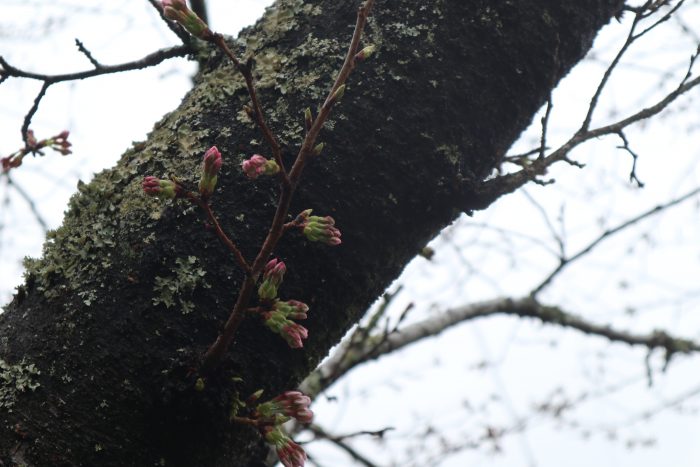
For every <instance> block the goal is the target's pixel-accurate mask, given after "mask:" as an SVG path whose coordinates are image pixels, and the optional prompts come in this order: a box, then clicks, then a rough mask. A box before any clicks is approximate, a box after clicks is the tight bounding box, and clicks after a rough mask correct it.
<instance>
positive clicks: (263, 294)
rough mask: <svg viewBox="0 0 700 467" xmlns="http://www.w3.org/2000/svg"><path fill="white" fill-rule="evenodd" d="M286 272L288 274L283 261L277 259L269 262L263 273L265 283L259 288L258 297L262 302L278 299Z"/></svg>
mask: <svg viewBox="0 0 700 467" xmlns="http://www.w3.org/2000/svg"><path fill="white" fill-rule="evenodd" d="M285 272H287V267H286V266H285V264H284V262H283V261H280V260H278V259H277V258H274V259H271V260H270V261H268V263H267V264H266V265H265V270H264V271H263V281H262V283H261V284H260V287H259V288H258V296H259V297H260V299H261V300H273V299H275V298H277V289H278V288H279V286H280V284H281V283H282V280H283V279H284V273H285Z"/></svg>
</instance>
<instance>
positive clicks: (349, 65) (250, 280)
mask: <svg viewBox="0 0 700 467" xmlns="http://www.w3.org/2000/svg"><path fill="white" fill-rule="evenodd" d="M373 4H374V0H366V1H365V2H364V3H363V4H362V5H360V7H359V9H358V11H357V22H356V24H355V31H354V33H353V36H352V40H351V41H350V46H349V47H348V51H347V54H346V56H345V61H344V62H343V66H342V68H341V69H340V72H339V73H338V76H337V78H336V79H335V82H334V83H333V86H332V87H331V90H330V92H329V93H328V97H326V100H325V102H324V103H323V105H322V106H321V109H320V111H319V113H318V115H317V116H316V119H315V120H314V121H313V123H312V125H311V128H310V129H309V131H308V132H307V134H306V137H305V138H304V142H303V143H302V146H301V148H300V149H299V152H298V153H297V157H296V159H295V161H294V164H293V166H292V169H291V171H290V172H289V174H287V172H286V171H285V170H284V166H283V165H282V161H281V152H280V149H279V145H278V144H277V141H276V139H275V137H274V135H273V134H272V132H271V131H270V129H269V127H268V126H267V124H266V123H265V120H264V118H263V115H262V108H261V107H260V103H259V101H258V99H257V94H256V92H255V86H254V82H253V76H252V72H251V67H250V64H246V65H243V64H241V63H240V61H239V60H238V59H237V58H236V56H235V55H234V54H233V52H231V50H230V49H229V48H228V45H226V43H225V42H224V39H223V36H221V35H218V34H214V38H213V39H212V41H213V42H214V43H215V44H216V45H218V46H219V47H220V48H221V49H222V50H223V52H224V53H225V54H226V55H227V56H228V57H229V58H230V59H231V61H232V62H233V63H234V65H235V66H236V68H237V69H238V71H239V72H240V73H241V74H242V75H243V77H244V78H245V81H246V85H247V86H248V93H249V94H250V96H251V100H252V102H253V107H254V108H253V111H254V112H255V119H256V122H257V124H258V126H259V127H260V128H261V130H262V131H263V134H264V135H265V138H266V139H267V141H268V143H269V144H270V145H271V146H272V148H273V154H274V155H275V161H276V162H277V163H278V164H279V165H280V167H281V168H282V172H281V173H282V174H283V177H282V183H281V186H282V189H281V192H280V196H279V201H278V203H277V210H276V211H275V215H274V218H273V219H272V224H271V225H270V229H269V231H268V233H267V236H266V237H265V241H264V242H263V244H262V246H261V247H260V251H259V252H258V255H257V256H256V257H255V260H254V261H253V264H252V266H251V268H250V270H251V271H250V273H249V274H246V278H245V280H244V282H243V285H242V286H241V290H240V291H239V293H238V298H237V299H236V304H235V305H234V306H233V309H232V310H231V314H230V315H229V318H228V320H227V321H226V324H224V327H223V330H222V331H221V333H220V334H219V336H218V337H217V338H216V341H214V343H213V344H212V345H211V346H210V347H209V349H207V351H206V353H205V354H204V356H203V357H202V365H201V373H202V374H207V373H209V372H211V371H212V370H213V369H214V368H215V367H216V366H217V365H218V364H219V362H220V361H221V359H222V358H223V356H224V355H225V354H226V350H227V349H228V347H229V346H230V345H231V341H232V340H233V336H234V335H235V333H236V331H237V330H238V327H239V326H240V324H241V322H242V321H243V318H244V316H245V311H246V310H247V307H248V303H249V302H250V299H251V297H252V294H253V291H254V289H255V282H256V281H257V278H258V276H259V275H260V273H261V272H262V270H263V268H264V266H265V264H266V262H267V260H268V257H269V256H270V254H271V253H272V250H273V249H274V248H275V246H276V245H277V242H278V241H279V239H280V238H281V237H282V234H283V233H284V232H285V231H286V230H288V229H289V228H291V227H293V226H294V225H293V224H294V222H290V223H287V224H285V223H284V220H285V219H286V217H287V214H288V212H289V206H290V204H291V201H292V195H293V194H294V191H295V189H296V187H297V185H298V183H299V180H300V178H301V174H302V172H303V170H304V166H305V165H306V162H307V160H308V157H309V155H310V154H311V153H312V148H313V145H314V143H315V142H316V138H317V137H318V135H319V133H320V132H321V129H322V128H323V125H324V123H325V122H326V120H327V119H328V116H329V115H330V112H331V109H332V108H333V105H334V104H335V102H336V100H337V99H335V98H334V95H335V93H336V91H337V90H338V88H339V87H340V86H342V85H343V84H345V82H346V81H347V79H348V76H350V73H351V72H352V70H353V69H354V68H355V55H356V54H357V49H358V46H359V44H360V38H361V37H362V31H363V30H364V27H365V24H366V22H367V17H368V16H369V12H370V10H371V9H372V6H373Z"/></svg>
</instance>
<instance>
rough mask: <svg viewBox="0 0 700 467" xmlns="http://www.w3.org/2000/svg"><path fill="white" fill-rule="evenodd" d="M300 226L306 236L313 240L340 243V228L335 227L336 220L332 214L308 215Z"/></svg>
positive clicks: (328, 243) (334, 244)
mask: <svg viewBox="0 0 700 467" xmlns="http://www.w3.org/2000/svg"><path fill="white" fill-rule="evenodd" d="M300 227H301V228H302V229H303V232H304V236H305V237H306V238H307V239H308V240H309V241H312V242H321V243H325V244H326V245H331V246H336V245H340V243H341V240H340V236H341V234H340V230H338V229H337V228H336V227H335V220H333V218H332V217H330V216H325V217H321V216H309V215H307V216H306V217H305V218H304V219H303V221H302V223H301V225H300Z"/></svg>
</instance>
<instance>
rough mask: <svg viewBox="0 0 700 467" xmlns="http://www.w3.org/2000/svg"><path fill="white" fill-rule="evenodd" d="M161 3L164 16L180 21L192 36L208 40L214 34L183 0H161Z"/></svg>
mask: <svg viewBox="0 0 700 467" xmlns="http://www.w3.org/2000/svg"><path fill="white" fill-rule="evenodd" d="M161 4H162V6H163V14H164V15H165V17H166V18H168V19H171V20H173V21H176V22H178V23H180V24H181V25H182V27H184V28H185V29H186V30H187V32H189V33H190V34H192V35H193V36H194V37H198V38H200V39H203V40H208V39H211V38H212V37H213V36H214V34H213V33H212V32H211V30H210V29H209V27H208V26H207V24H206V23H205V22H204V21H202V19H201V18H200V17H199V16H197V14H196V13H195V12H194V11H192V10H190V9H189V8H188V7H187V3H186V2H185V0H163V1H162V2H161Z"/></svg>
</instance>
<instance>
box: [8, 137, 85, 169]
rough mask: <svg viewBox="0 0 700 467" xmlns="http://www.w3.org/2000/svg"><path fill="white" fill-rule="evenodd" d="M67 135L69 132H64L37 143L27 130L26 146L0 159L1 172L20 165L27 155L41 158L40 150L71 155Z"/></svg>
mask: <svg viewBox="0 0 700 467" xmlns="http://www.w3.org/2000/svg"><path fill="white" fill-rule="evenodd" d="M68 135H69V132H68V131H66V130H64V131H62V132H60V133H59V134H57V135H56V136H52V137H51V138H46V139H42V140H41V141H39V140H37V139H36V136H34V131H32V130H27V143H26V146H25V147H24V148H23V149H20V150H19V151H17V152H15V153H13V154H11V155H9V156H7V157H3V158H0V167H2V172H8V171H9V170H10V169H13V168H15V167H19V166H20V165H22V159H24V156H26V155H27V154H30V153H31V154H39V155H41V156H43V155H44V153H43V152H42V151H41V150H42V149H44V148H49V149H53V150H54V151H56V152H58V153H60V154H61V155H63V156H67V155H68V154H71V153H72V151H71V149H70V148H71V146H72V144H71V143H70V142H69V141H68Z"/></svg>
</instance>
